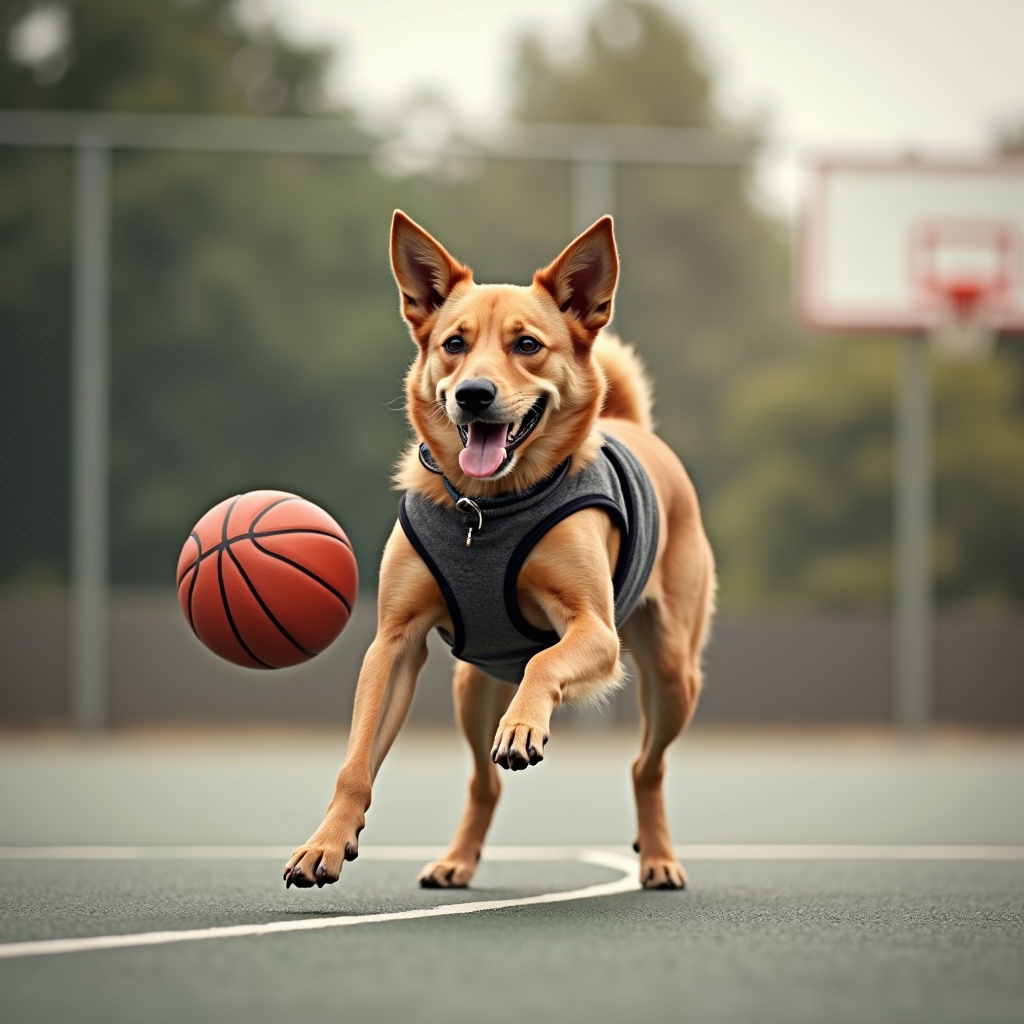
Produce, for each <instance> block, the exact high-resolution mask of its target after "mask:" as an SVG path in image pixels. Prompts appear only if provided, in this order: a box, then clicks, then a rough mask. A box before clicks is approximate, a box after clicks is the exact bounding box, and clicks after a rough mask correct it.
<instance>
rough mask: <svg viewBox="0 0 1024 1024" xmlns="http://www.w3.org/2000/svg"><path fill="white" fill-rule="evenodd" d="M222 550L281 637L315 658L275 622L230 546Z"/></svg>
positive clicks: (314, 653) (272, 614)
mask: <svg viewBox="0 0 1024 1024" xmlns="http://www.w3.org/2000/svg"><path fill="white" fill-rule="evenodd" d="M224 550H225V551H227V553H228V555H229V557H230V558H231V561H232V562H234V563H235V568H236V569H237V570H238V572H239V574H240V575H241V577H242V579H243V580H244V581H245V585H246V586H247V587H248V588H249V593H250V594H252V596H253V597H255V598H256V601H257V602H258V603H259V606H260V607H261V608H262V609H263V613H264V614H265V615H266V616H267V618H268V619H270V621H271V622H272V623H273V624H274V625H275V626H276V627H277V628H278V629H279V630H280V631H281V635H282V636H283V637H284V638H285V639H286V640H287V641H289V643H291V644H293V645H294V646H295V647H296V648H297V649H298V650H300V651H302V653H303V654H306V655H308V656H309V657H310V658H315V657H316V655H317V652H316V651H311V650H310V649H309V648H308V647H304V646H303V645H302V644H300V643H299V641H298V640H296V639H295V637H293V636H292V635H291V633H289V632H288V630H287V629H285V628H284V626H282V625H281V623H280V622H278V621H277V617H276V616H275V615H274V613H273V612H272V611H271V610H270V609H269V608H268V607H267V605H266V602H265V601H264V600H263V598H262V597H260V593H259V591H258V590H257V589H256V587H255V586H254V585H253V582H252V580H250V579H249V576H248V574H247V573H246V571H245V569H243V568H242V563H241V562H240V561H239V560H238V556H237V555H236V554H235V553H234V551H232V550H231V545H230V544H229V545H228V546H227V547H226V548H225V549H224Z"/></svg>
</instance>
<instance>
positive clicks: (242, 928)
mask: <svg viewBox="0 0 1024 1024" xmlns="http://www.w3.org/2000/svg"><path fill="white" fill-rule="evenodd" d="M8 849H10V848H8ZM105 849H107V850H108V851H109V850H111V849H120V850H133V851H138V850H139V849H143V848H142V847H106V848H105ZM190 849H192V850H197V849H198V850H201V849H203V848H202V847H191V848H190ZM243 849H244V848H243ZM260 849H263V850H265V849H266V848H260ZM413 849H415V848H403V847H398V848H394V847H392V848H390V849H387V848H381V847H377V849H376V851H375V855H374V854H371V853H370V851H369V850H367V851H366V852H367V854H369V859H371V860H410V859H413V858H412V856H411V855H410V854H411V851H412V850H413ZM509 849H511V850H513V851H514V853H512V854H511V855H510V856H507V857H503V856H501V853H502V851H501V850H491V851H489V854H488V856H489V859H490V860H517V861H519V860H527V861H528V860H576V861H580V862H582V863H584V864H597V865H599V866H601V867H606V868H611V869H612V870H613V871H621V872H622V876H621V877H620V878H617V879H615V880H614V881H613V882H604V883H602V884H600V885H588V886H586V887H585V888H583V889H572V890H567V891H563V892H549V893H541V894H540V895H537V896H524V897H521V898H519V899H511V900H482V901H478V902H475V903H450V904H447V905H445V906H441V907H427V908H421V909H418V910H402V911H395V912H392V913H387V914H367V915H364V916H361V917H353V916H346V917H326V918H307V919H304V920H301V921H271V922H270V923H268V924H240V925H229V926H226V927H220V928H194V929H189V930H187V931H184V930H183V931H162V932H140V933H136V934H134V935H96V936H89V937H85V938H74V939H42V940H36V941H33V942H11V943H6V944H2V945H0V960H10V959H15V958H19V957H29V956H54V955H56V954H60V953H84V952H90V951H96V950H103V949H128V948H134V947H138V946H163V945H167V944H170V943H172V942H197V941H200V940H203V939H232V938H242V937H246V936H252V935H274V934H277V933H279V932H303V931H314V930H317V929H324V928H347V927H351V926H354V925H360V924H383V923H385V922H388V921H414V920H419V919H420V918H426V917H454V916H456V915H458V914H477V913H480V912H481V911H484V910H504V909H506V908H508V907H529V906H536V905H538V904H543V903H564V902H566V901H568V900H588V899H594V898H596V897H599V896H612V895H614V894H616V893H621V892H632V891H633V890H635V889H639V888H640V884H639V882H638V881H637V878H636V875H637V866H636V860H635V858H633V857H626V856H623V855H622V854H618V853H608V852H607V851H604V850H582V849H579V848H575V849H570V848H566V849H558V848H553V847H544V848H541V850H540V851H536V850H534V851H533V853H537V854H538V855H537V856H531V855H529V848H518V847H512V848H509ZM509 849H506V850H505V851H504V852H506V853H508V852H509ZM389 852H398V853H399V855H398V856H395V857H389V856H387V855H386V854H387V853H389ZM416 852H417V853H422V852H423V851H422V850H418V851H416ZM382 854H383V855H382ZM275 856H276V848H275ZM360 856H362V854H360ZM104 859H107V858H104ZM122 859H123V858H122ZM132 859H135V858H132ZM415 859H419V857H418V856H417V857H416V858H415Z"/></svg>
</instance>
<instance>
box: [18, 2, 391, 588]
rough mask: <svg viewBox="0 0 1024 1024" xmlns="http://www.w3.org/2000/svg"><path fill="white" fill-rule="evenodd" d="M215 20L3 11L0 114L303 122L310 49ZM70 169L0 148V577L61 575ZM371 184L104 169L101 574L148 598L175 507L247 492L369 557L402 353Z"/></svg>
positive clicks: (205, 163) (348, 179)
mask: <svg viewBox="0 0 1024 1024" xmlns="http://www.w3.org/2000/svg"><path fill="white" fill-rule="evenodd" d="M235 9H236V8H235V5H234V4H232V3H228V2H225V0H211V2H208V3H202V2H199V3H192V4H187V5H185V4H181V3H178V2H174V0H154V2H152V3H146V4H136V3H132V2H130V0H90V2H75V3H71V2H69V3H55V2H51V3H34V4H30V3H17V4H11V3H6V4H4V5H3V6H2V7H0V25H3V26H4V27H5V28H6V29H7V39H6V42H7V46H6V48H5V51H4V56H2V57H0V106H3V107H17V108H37V109H44V108H51V107H52V108H82V109H100V110H132V111H144V112H166V111H178V112H180V111H186V112H198V113H220V114H243V113H246V112H250V111H258V112H267V111H269V110H274V111H280V112H293V113H294V112H296V111H298V110H299V109H301V108H304V107H307V106H309V105H310V103H312V102H313V101H314V100H315V97H316V95H317V93H318V92H320V91H321V88H320V86H321V82H320V78H321V75H322V73H323V70H324V68H325V66H326V54H325V52H323V51H320V50H310V49H308V48H302V47H296V46H293V45H291V44H289V43H287V41H285V40H283V39H282V38H281V37H280V36H279V35H277V34H276V33H274V32H273V31H270V30H263V29H261V30H259V31H255V30H251V29H248V28H246V27H245V25H244V24H243V23H242V22H241V21H240V20H239V19H238V18H237V17H236V16H235ZM271 94H273V95H271ZM268 97H269V98H270V99H273V100H274V102H273V103H270V102H269V99H268ZM275 97H276V98H275ZM69 170H70V161H69V154H67V153H66V152H60V151H46V152H43V151H39V150H22V151H12V150H2V151H0V337H2V339H3V348H4V354H5V357H6V361H7V364H8V366H10V367H12V368H13V371H14V372H13V373H12V374H7V375H5V376H4V378H3V383H2V385H0V386H2V388H3V395H2V401H0V430H2V431H3V435H4V437H5V445H4V446H3V448H2V454H0V460H2V461H0V472H2V473H3V477H4V479H6V480H8V481H10V482H12V484H13V489H14V490H15V492H16V493H18V494H19V498H20V500H19V501H18V502H15V503H7V504H6V505H5V507H4V510H3V512H2V513H0V516H2V517H3V519H2V521H3V524H4V530H5V532H6V533H7V535H8V536H12V537H16V538H17V541H16V543H14V544H11V545H8V546H6V547H5V549H4V551H3V552H2V553H0V580H4V581H7V582H12V581H19V580H20V581H23V582H24V581H32V580H57V581H59V580H61V579H63V578H65V577H66V572H67V532H68V526H67V523H68V504H67V503H68V488H67V479H68V434H67V432H68V429H69V422H68V406H69V398H70V395H69V386H68V363H69V355H68V353H69V339H70V331H71V325H70V313H69V292H70V268H69V242H70V173H69ZM393 191H394V185H393V183H392V182H390V181H387V180H385V179H382V178H381V177H380V175H379V174H377V173H376V172H375V171H374V169H373V167H372V166H371V165H370V164H369V163H368V162H367V161H365V160H318V159H312V158H311V159H299V158H288V157H268V158H251V157H244V156H213V155H198V154H197V155H186V154H182V155H168V154H162V153H149V154H147V153H131V152H124V151H118V152H116V153H115V154H114V162H113V207H112V220H113V224H112V260H113V266H112V274H111V287H112V295H111V333H112V339H111V345H112V355H113V365H112V397H113V402H112V411H111V419H112V452H111V456H112V464H111V465H112V493H111V510H112V545H111V561H112V572H113V578H114V580H115V582H140V583H141V582H145V583H156V582H168V581H169V580H170V578H171V574H172V573H173V566H174V562H175V559H176V555H177V550H178V548H179V547H180V544H181V543H182V541H183V539H184V537H185V536H186V535H187V531H188V529H189V527H190V525H191V524H192V523H193V522H194V521H195V519H196V518H197V517H198V515H199V514H201V513H202V512H203V511H204V510H205V508H207V507H208V506H209V505H212V504H213V503H214V502H215V501H216V500H219V498H221V497H223V496H225V495H226V494H228V493H231V492H233V491H235V490H241V489H246V488H250V487H262V486H276V487H282V488H286V489H292V490H296V491H299V492H300V493H303V494H305V495H306V496H308V497H310V498H312V499H313V500H314V501H320V502H322V503H323V504H325V505H327V506H328V507H330V508H332V510H334V511H335V513H336V514H337V515H338V516H339V518H340V519H341V520H342V522H343V523H344V524H345V525H346V528H347V529H348V530H349V532H350V533H351V534H352V536H353V539H354V540H355V541H356V545H357V549H359V550H361V551H375V550H376V549H377V548H378V547H379V544H380V540H381V538H382V536H383V534H384V532H385V531H386V530H387V524H388V522H389V520H390V519H391V518H392V516H393V507H394V499H393V497H392V496H391V495H390V494H389V490H388V487H389V482H388V477H389V468H390V461H391V458H392V457H393V453H394V452H395V451H396V450H397V448H398V447H399V444H400V441H401V437H402V434H403V432H404V429H405V426H404V423H403V421H402V417H401V414H400V413H399V412H396V411H392V410H390V409H388V408H387V403H388V402H389V401H391V400H392V399H394V398H395V397H396V396H397V395H399V394H400V384H399V381H400V378H401V375H402V370H403V367H404V364H405V360H406V359H407V358H408V355H409V348H408V346H407V343H406V342H405V339H404V337H403V334H404V332H403V330H402V328H401V324H400V322H399V321H398V318H397V316H396V315H395V312H394V311H395V305H396V303H395V296H394V288H393V284H392V283H391V281H390V276H389V273H388V267H387V252H386V238H387V224H388V218H389V216H390V212H391V209H392V208H393V205H394V204H395V197H394V195H393V194H392V193H393ZM370 254H376V255H375V256H371V255H370ZM371 557H375V556H371ZM369 575H371V576H372V574H369Z"/></svg>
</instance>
